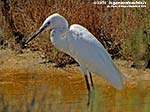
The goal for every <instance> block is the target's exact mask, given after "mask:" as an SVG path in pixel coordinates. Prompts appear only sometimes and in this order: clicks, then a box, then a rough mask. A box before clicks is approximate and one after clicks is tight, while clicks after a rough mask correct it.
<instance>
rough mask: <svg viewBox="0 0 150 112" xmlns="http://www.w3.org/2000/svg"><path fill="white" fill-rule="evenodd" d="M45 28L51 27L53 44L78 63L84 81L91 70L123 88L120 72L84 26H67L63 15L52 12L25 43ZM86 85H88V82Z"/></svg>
mask: <svg viewBox="0 0 150 112" xmlns="http://www.w3.org/2000/svg"><path fill="white" fill-rule="evenodd" d="M45 29H52V31H51V36H50V39H51V41H52V43H53V44H54V46H55V47H57V48H58V49H60V50H62V51H63V52H65V53H67V54H69V55H70V56H72V57H73V58H74V59H75V60H76V61H77V62H78V63H79V65H80V67H81V70H82V72H83V74H84V75H85V76H86V77H85V78H86V82H87V81H88V80H87V74H88V72H93V73H95V74H96V75H100V76H102V77H103V78H105V79H106V80H108V81H109V82H110V83H111V84H112V85H113V86H114V87H115V88H117V89H122V88H123V81H122V74H121V72H120V71H119V70H118V69H117V67H116V65H115V64H114V62H113V60H112V59H111V57H110V55H109V54H108V53H107V51H106V50H105V48H104V47H103V45H102V44H101V43H100V42H99V41H98V40H97V39H96V38H95V37H94V36H93V35H92V34H91V33H90V32H89V31H88V30H87V29H86V28H84V27H83V26H80V25H77V24H74V25H71V26H70V28H68V22H67V20H66V19H65V18H64V17H63V16H61V15H59V14H53V15H51V16H49V17H48V18H47V19H46V20H45V21H44V23H43V25H42V26H41V27H40V29H39V30H38V31H37V32H36V33H35V34H34V35H33V36H32V37H31V38H30V39H29V40H27V42H26V43H28V42H29V41H31V40H32V39H33V38H34V37H36V36H37V35H38V34H39V33H40V32H42V31H43V30H45ZM91 81H92V80H91ZM87 86H89V84H88V82H87ZM88 89H89V87H88Z"/></svg>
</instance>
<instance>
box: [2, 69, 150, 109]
mask: <svg viewBox="0 0 150 112" xmlns="http://www.w3.org/2000/svg"><path fill="white" fill-rule="evenodd" d="M93 79H94V84H95V88H96V90H95V91H92V95H91V97H92V101H91V103H90V106H89V107H88V108H87V89H86V84H85V81H84V77H83V75H82V73H81V72H80V70H79V68H75V69H69V70H66V69H65V70H64V69H57V68H50V69H46V70H28V69H20V70H17V69H16V70H8V69H7V70H3V71H0V95H1V97H0V100H1V101H0V105H2V106H4V105H7V106H8V107H9V106H10V107H11V108H13V109H14V111H15V110H17V109H18V108H19V110H21V111H23V110H28V109H25V108H29V109H30V108H31V107H32V109H33V110H32V109H31V110H32V111H34V112H36V111H37V110H41V112H42V110H43V109H45V111H46V112H49V111H50V110H51V111H52V112H53V111H54V112H70V111H71V112H84V111H85V112H86V111H90V112H100V111H105V112H130V111H137V112H138V111H139V112H142V111H143V112H149V111H150V81H149V80H140V81H137V82H138V83H136V82H134V81H130V82H126V84H125V88H124V89H123V90H122V91H118V90H116V89H114V88H113V87H111V85H110V84H109V83H108V82H107V81H105V80H103V79H102V78H100V77H98V76H96V75H94V74H93ZM2 102H4V104H2ZM22 109H23V110H22ZM36 109H37V110H36ZM62 110H63V111H62Z"/></svg>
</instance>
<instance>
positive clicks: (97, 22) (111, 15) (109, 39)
mask: <svg viewBox="0 0 150 112" xmlns="http://www.w3.org/2000/svg"><path fill="white" fill-rule="evenodd" d="M6 3H7V5H8V6H9V8H10V9H7V10H6V9H5V10H4V12H3V15H4V18H3V19H4V20H6V22H5V23H6V25H5V24H3V25H4V26H5V27H6V26H9V27H6V28H5V27H4V28H3V29H4V34H5V37H6V38H7V40H9V39H10V40H13V38H12V36H10V35H11V30H12V31H13V32H21V33H22V34H23V35H24V36H25V37H26V38H28V37H29V36H31V35H32V34H33V32H35V31H36V30H37V29H38V28H39V27H40V25H41V24H42V22H43V21H44V20H45V18H46V17H47V16H49V15H51V14H53V13H55V12H57V13H60V14H61V15H63V16H65V17H66V18H67V20H68V21H69V24H70V25H71V24H73V23H78V24H81V25H83V26H85V27H86V28H87V29H88V30H89V31H91V32H92V33H93V34H94V35H95V36H96V37H97V38H98V40H99V41H101V42H102V44H103V45H104V46H105V47H106V48H107V50H108V51H109V53H110V54H111V55H112V57H120V56H123V57H124V58H125V59H129V58H132V59H133V58H134V57H136V56H133V55H132V54H135V53H134V52H132V51H133V50H130V48H131V46H132V42H131V44H128V43H129V42H128V40H129V41H130V40H131V41H133V42H134V39H135V38H136V32H137V31H139V30H140V32H142V31H143V30H144V29H145V28H148V27H149V25H150V23H149V19H148V18H149V16H148V15H149V13H150V12H149V11H150V8H149V1H148V0H147V8H106V7H105V6H101V5H92V4H91V2H90V1H89V2H85V1H84V0H76V1H74V0H60V1H59V2H58V1H54V0H44V1H43V0H37V1H21V0H13V1H11V2H8V1H7V2H6ZM1 5H2V6H4V2H1ZM5 12H6V13H7V12H9V14H6V13H5ZM0 13H2V12H0ZM10 19H11V20H12V21H10ZM9 22H12V24H13V25H12V26H10V23H9ZM140 25H142V28H141V29H137V28H138V26H140ZM133 35H134V36H133ZM32 44H33V45H32V46H30V48H32V47H33V46H34V48H33V50H34V49H38V50H40V51H41V52H43V54H44V55H45V58H47V59H48V60H49V61H52V62H55V63H57V64H58V65H60V66H61V65H64V64H66V63H74V60H73V59H72V58H70V57H68V56H67V55H65V54H64V53H62V52H58V50H57V49H55V48H54V47H53V45H52V44H51V42H49V32H45V33H43V34H41V35H40V36H39V38H38V39H36V40H34V41H33V43H32ZM135 47H136V46H135ZM131 49H132V48H131ZM131 52H132V53H131Z"/></svg>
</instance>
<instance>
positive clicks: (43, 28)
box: [25, 27, 45, 44]
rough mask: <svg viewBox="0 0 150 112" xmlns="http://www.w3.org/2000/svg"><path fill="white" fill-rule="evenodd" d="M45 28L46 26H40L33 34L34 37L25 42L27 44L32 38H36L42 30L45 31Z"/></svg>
mask: <svg viewBox="0 0 150 112" xmlns="http://www.w3.org/2000/svg"><path fill="white" fill-rule="evenodd" d="M44 30H45V27H42V28H40V29H39V30H38V31H36V32H35V33H34V34H33V35H32V37H30V38H29V39H28V40H27V41H26V42H25V44H28V43H29V42H30V41H31V40H32V39H34V38H35V37H36V36H37V35H38V34H40V33H41V32H42V31H44Z"/></svg>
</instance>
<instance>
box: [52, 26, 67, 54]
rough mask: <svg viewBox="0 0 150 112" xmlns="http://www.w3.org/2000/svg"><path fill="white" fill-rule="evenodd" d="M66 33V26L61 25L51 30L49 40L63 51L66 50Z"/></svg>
mask: <svg viewBox="0 0 150 112" xmlns="http://www.w3.org/2000/svg"><path fill="white" fill-rule="evenodd" d="M67 33H68V26H67V25H62V26H60V27H57V28H55V29H53V30H52V32H51V41H52V43H53V45H54V46H55V47H56V48H58V49H60V50H62V51H64V52H67V51H68V41H67V38H66V37H67Z"/></svg>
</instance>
